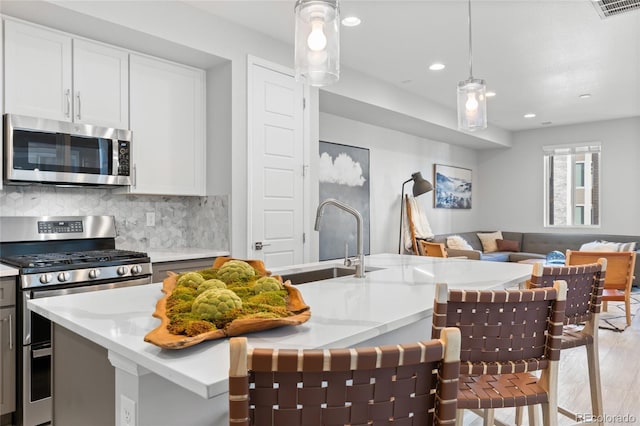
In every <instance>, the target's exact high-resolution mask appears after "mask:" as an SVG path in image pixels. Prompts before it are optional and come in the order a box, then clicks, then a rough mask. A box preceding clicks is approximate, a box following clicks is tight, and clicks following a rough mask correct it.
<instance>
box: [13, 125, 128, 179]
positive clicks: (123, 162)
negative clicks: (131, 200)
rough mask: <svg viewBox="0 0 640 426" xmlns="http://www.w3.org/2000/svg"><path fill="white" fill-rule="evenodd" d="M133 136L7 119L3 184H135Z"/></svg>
mask: <svg viewBox="0 0 640 426" xmlns="http://www.w3.org/2000/svg"><path fill="white" fill-rule="evenodd" d="M131 136H132V135H131V131H129V130H120V129H111V128H107V127H97V126H91V125H86V124H76V123H69V122H64V121H56V120H47V119H42V118H34V117H27V116H22V115H15V114H5V115H4V166H5V167H4V180H5V182H6V183H9V184H11V183H14V184H20V183H22V184H25V183H30V182H37V183H50V184H60V185H121V186H123V185H131V166H130V161H131Z"/></svg>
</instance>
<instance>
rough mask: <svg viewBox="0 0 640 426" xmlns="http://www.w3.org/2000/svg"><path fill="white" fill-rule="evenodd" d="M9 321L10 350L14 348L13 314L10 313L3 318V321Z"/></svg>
mask: <svg viewBox="0 0 640 426" xmlns="http://www.w3.org/2000/svg"><path fill="white" fill-rule="evenodd" d="M7 320H8V321H9V350H10V351H11V350H13V321H12V320H11V314H9V316H8V317H7V318H5V319H3V320H2V322H5V321H7Z"/></svg>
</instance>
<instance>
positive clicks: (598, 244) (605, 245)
mask: <svg viewBox="0 0 640 426" xmlns="http://www.w3.org/2000/svg"><path fill="white" fill-rule="evenodd" d="M580 251H599V252H607V251H619V244H618V243H610V242H608V241H592V242H590V243H585V244H583V245H582V246H580Z"/></svg>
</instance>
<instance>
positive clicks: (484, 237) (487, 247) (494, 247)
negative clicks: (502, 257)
mask: <svg viewBox="0 0 640 426" xmlns="http://www.w3.org/2000/svg"><path fill="white" fill-rule="evenodd" d="M477 234H478V238H480V242H481V243H482V251H484V252H485V253H491V252H494V251H498V244H497V243H496V240H502V232H500V231H495V232H488V233H483V232H478V233H477Z"/></svg>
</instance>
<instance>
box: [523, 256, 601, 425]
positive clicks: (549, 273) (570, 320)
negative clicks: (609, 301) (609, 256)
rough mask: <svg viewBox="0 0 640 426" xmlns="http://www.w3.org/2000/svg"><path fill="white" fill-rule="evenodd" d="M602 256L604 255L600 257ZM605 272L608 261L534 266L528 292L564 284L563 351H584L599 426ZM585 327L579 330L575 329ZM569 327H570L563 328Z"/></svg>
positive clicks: (571, 414) (564, 411)
mask: <svg viewBox="0 0 640 426" xmlns="http://www.w3.org/2000/svg"><path fill="white" fill-rule="evenodd" d="M603 254H604V253H603ZM606 271H607V260H606V259H604V258H601V259H598V261H597V263H590V264H584V265H580V266H543V265H542V264H541V263H537V264H535V265H534V267H533V273H532V275H531V279H530V280H528V281H527V287H528V288H543V287H549V286H551V285H553V282H555V281H556V280H564V281H566V283H567V307H566V310H565V317H564V325H565V327H564V331H563V333H562V349H571V348H575V347H579V346H584V347H585V348H586V350H587V364H588V369H589V385H590V388H591V409H592V414H593V415H594V416H595V417H594V418H596V419H599V420H600V423H598V424H600V425H602V424H603V423H602V419H603V414H604V411H603V408H602V387H601V384H600V360H599V358H598V321H599V317H600V307H601V303H602V293H603V289H604V285H605V284H604V283H605V275H606ZM581 324H584V326H583V327H582V328H576V327H575V326H577V325H581ZM566 326H569V327H566ZM558 410H559V411H560V413H562V414H563V415H565V416H567V417H570V418H572V419H573V420H575V421H579V420H580V419H578V416H577V415H576V414H575V413H573V412H571V411H569V410H567V409H565V408H562V407H558ZM521 420H522V413H521V411H520V410H518V411H517V413H516V424H517V425H520V424H522V422H521Z"/></svg>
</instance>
